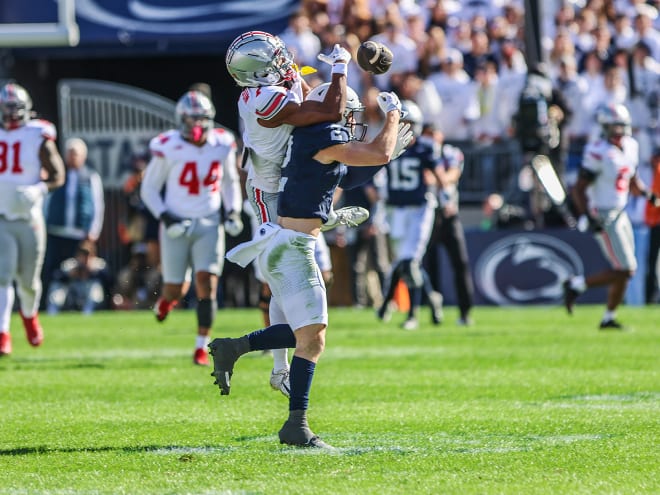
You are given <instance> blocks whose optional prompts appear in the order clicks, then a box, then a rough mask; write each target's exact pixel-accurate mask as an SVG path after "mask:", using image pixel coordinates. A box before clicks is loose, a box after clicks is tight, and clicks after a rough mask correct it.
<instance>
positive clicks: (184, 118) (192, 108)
mask: <svg viewBox="0 0 660 495" xmlns="http://www.w3.org/2000/svg"><path fill="white" fill-rule="evenodd" d="M214 117H215V107H214V106H213V103H211V100H210V99H209V98H208V97H207V96H206V95H204V94H203V93H200V92H199V91H188V92H187V93H185V94H184V95H183V96H182V97H181V98H179V101H178V102H177V104H176V118H177V120H178V121H179V122H180V123H181V128H180V131H181V135H182V136H183V137H184V139H187V140H188V141H192V142H193V143H198V142H199V141H200V140H201V139H202V136H204V134H205V133H206V132H207V131H208V130H209V129H212V128H213V118H214Z"/></svg>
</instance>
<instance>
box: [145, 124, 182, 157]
mask: <svg viewBox="0 0 660 495" xmlns="http://www.w3.org/2000/svg"><path fill="white" fill-rule="evenodd" d="M177 135H178V133H177V131H175V130H174V129H170V130H169V131H166V132H163V133H162V134H159V135H158V136H156V137H155V138H153V139H152V140H151V141H150V142H149V151H150V152H151V154H152V155H153V156H159V157H162V156H164V153H165V148H166V147H167V146H168V145H169V144H171V143H172V142H174V141H176V137H177Z"/></svg>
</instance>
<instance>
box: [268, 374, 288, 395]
mask: <svg viewBox="0 0 660 495" xmlns="http://www.w3.org/2000/svg"><path fill="white" fill-rule="evenodd" d="M270 388H272V389H273V390H278V391H280V392H282V395H284V397H286V398H287V399H288V398H289V395H291V385H290V383H289V369H288V368H283V369H281V370H278V371H275V370H272V371H271V372H270Z"/></svg>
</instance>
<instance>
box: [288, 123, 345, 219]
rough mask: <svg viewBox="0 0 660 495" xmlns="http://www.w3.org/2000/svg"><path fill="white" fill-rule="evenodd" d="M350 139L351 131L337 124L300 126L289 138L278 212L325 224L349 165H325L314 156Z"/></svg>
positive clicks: (337, 163)
mask: <svg viewBox="0 0 660 495" xmlns="http://www.w3.org/2000/svg"><path fill="white" fill-rule="evenodd" d="M349 141H350V136H349V134H348V130H347V129H345V128H344V127H342V126H340V125H338V124H317V125H312V126H308V127H297V128H295V129H294V130H293V132H292V133H291V137H290V138H289V147H288V149H287V153H286V157H285V159H284V164H283V166H282V178H281V179H280V187H279V199H278V203H277V214H278V215H279V216H281V217H291V218H320V219H321V220H323V222H324V223H325V222H326V221H327V220H328V212H329V211H330V208H331V206H332V198H333V196H334V193H335V189H336V188H337V185H338V184H339V181H340V180H341V178H342V177H343V176H344V175H346V165H344V164H343V163H339V162H335V163H331V164H327V165H326V164H323V163H320V162H318V161H316V160H315V159H314V158H313V157H314V155H316V153H318V152H319V151H320V150H322V149H325V148H329V147H330V146H334V145H336V144H345V143H348V142H349Z"/></svg>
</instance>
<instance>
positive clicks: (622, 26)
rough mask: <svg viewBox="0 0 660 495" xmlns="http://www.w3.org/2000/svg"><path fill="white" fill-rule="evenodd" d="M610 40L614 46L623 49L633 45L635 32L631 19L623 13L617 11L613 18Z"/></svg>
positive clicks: (630, 47) (628, 48)
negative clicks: (612, 31)
mask: <svg viewBox="0 0 660 495" xmlns="http://www.w3.org/2000/svg"><path fill="white" fill-rule="evenodd" d="M612 41H613V43H614V46H616V47H617V48H623V49H624V50H630V49H632V47H633V46H634V45H635V42H636V34H635V30H634V29H633V28H632V22H631V19H630V17H628V16H627V15H625V14H623V13H618V14H617V15H616V17H615V19H614V33H613V35H612Z"/></svg>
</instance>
